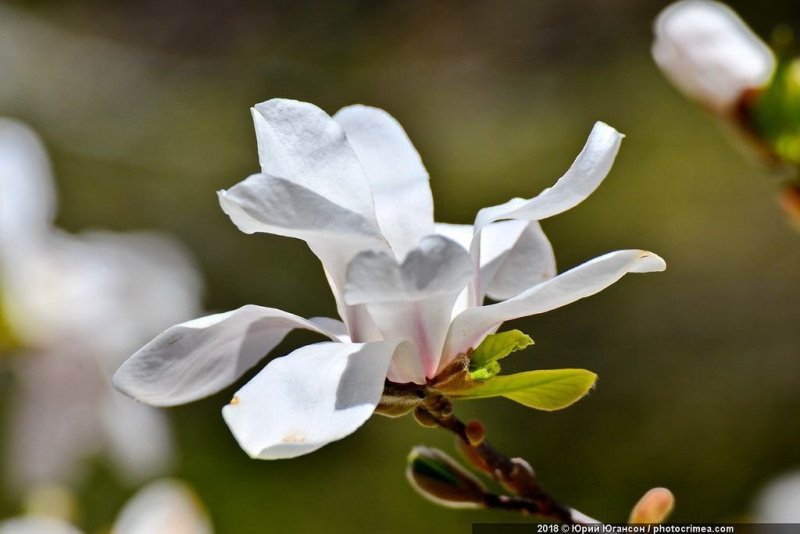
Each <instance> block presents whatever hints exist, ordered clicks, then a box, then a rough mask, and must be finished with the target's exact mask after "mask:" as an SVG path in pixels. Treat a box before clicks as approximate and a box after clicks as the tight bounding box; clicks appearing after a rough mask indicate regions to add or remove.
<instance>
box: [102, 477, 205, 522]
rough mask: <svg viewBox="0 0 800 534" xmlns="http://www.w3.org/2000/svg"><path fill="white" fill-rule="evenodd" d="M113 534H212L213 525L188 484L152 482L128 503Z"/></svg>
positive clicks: (118, 518) (118, 519) (162, 481)
mask: <svg viewBox="0 0 800 534" xmlns="http://www.w3.org/2000/svg"><path fill="white" fill-rule="evenodd" d="M113 532H114V534H158V533H170V534H211V532H213V530H212V528H211V522H210V521H209V519H208V515H207V514H206V512H205V510H203V509H202V508H201V507H200V506H199V503H198V500H197V497H195V495H194V493H192V491H191V490H189V488H188V487H186V485H184V484H181V483H180V482H176V481H173V480H159V481H157V482H152V483H150V484H148V485H147V486H145V487H144V488H143V489H142V490H140V491H139V492H138V493H137V494H136V495H134V496H133V498H132V499H131V500H130V501H128V502H127V503H126V504H125V507H124V508H123V509H122V511H121V512H120V513H119V516H118V517H117V520H116V522H115V523H114V528H113Z"/></svg>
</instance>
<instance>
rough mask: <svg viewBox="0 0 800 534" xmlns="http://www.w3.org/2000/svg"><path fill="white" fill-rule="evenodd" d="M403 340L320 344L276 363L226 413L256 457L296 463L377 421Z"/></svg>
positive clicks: (240, 439) (239, 438) (244, 446)
mask: <svg viewBox="0 0 800 534" xmlns="http://www.w3.org/2000/svg"><path fill="white" fill-rule="evenodd" d="M397 348H398V342H396V341H394V342H389V341H378V342H373V343H365V344H356V343H317V344H315V345H309V346H306V347H302V348H299V349H297V350H295V351H294V352H292V353H291V354H289V355H288V356H285V357H283V358H276V359H274V360H272V361H271V362H269V364H267V366H266V367H265V368H264V370H262V371H261V372H260V373H258V374H257V375H256V376H255V377H254V378H253V379H252V380H250V382H248V383H247V384H245V386H244V387H243V388H242V389H240V390H239V391H238V392H237V393H236V396H235V397H234V398H233V401H232V402H231V404H229V405H227V406H225V407H224V408H223V409H222V415H223V416H224V418H225V422H226V423H228V426H229V427H230V429H231V431H232V432H233V435H234V436H235V437H236V440H237V441H238V442H239V445H240V446H241V447H242V449H244V450H245V451H246V452H247V453H248V454H249V455H250V456H251V457H253V458H260V459H264V460H271V459H278V458H294V457H296V456H300V455H303V454H307V453H309V452H312V451H315V450H317V449H319V448H320V447H322V446H324V445H326V444H328V443H330V442H332V441H335V440H338V439H341V438H343V437H345V436H347V435H349V434H351V433H352V432H354V431H355V430H356V429H357V428H358V427H360V426H361V425H362V424H364V422H365V421H366V420H367V419H369V417H370V416H371V415H372V412H373V411H374V410H375V407H376V406H377V405H378V402H379V401H380V398H381V395H382V393H383V385H384V380H385V377H386V371H387V369H388V367H389V361H390V360H391V359H392V355H393V354H394V353H395V350H396V349H397Z"/></svg>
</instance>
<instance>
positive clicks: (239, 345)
mask: <svg viewBox="0 0 800 534" xmlns="http://www.w3.org/2000/svg"><path fill="white" fill-rule="evenodd" d="M295 328H305V329H307V330H311V331H313V332H317V333H320V334H322V335H326V336H328V337H330V338H331V339H336V336H335V335H334V334H332V333H329V332H326V331H325V330H323V329H322V328H320V327H319V326H317V325H315V324H313V323H311V322H310V321H307V320H305V319H303V318H302V317H298V316H297V315H293V314H291V313H287V312H284V311H281V310H276V309H274V308H264V307H262V306H254V305H247V306H243V307H241V308H239V309H237V310H234V311H229V312H226V313H219V314H216V315H209V316H207V317H201V318H199V319H195V320H193V321H188V322H186V323H182V324H179V325H176V326H173V327H171V328H169V329H168V330H166V331H165V332H164V333H162V334H161V335H160V336H158V337H157V338H156V339H154V340H153V341H151V342H150V343H148V344H147V345H145V346H144V347H143V348H142V349H140V350H139V351H138V352H137V353H136V354H134V355H133V356H131V358H130V359H129V360H128V361H127V362H125V363H124V364H123V365H122V367H120V368H119V370H118V371H117V373H116V374H115V375H114V386H115V387H116V388H117V389H119V390H120V391H122V392H123V393H125V394H126V395H129V396H131V397H133V398H135V399H137V400H140V401H142V402H146V403H147V404H152V405H155V406H174V405H177V404H184V403H187V402H191V401H194V400H197V399H200V398H203V397H206V396H208V395H211V394H213V393H216V392H218V391H220V390H221V389H223V388H225V387H227V386H229V385H230V384H232V383H233V382H234V381H235V380H236V379H238V378H239V377H240V376H242V374H243V373H244V372H245V371H247V370H248V369H250V368H251V367H252V366H254V365H255V364H256V363H258V361H259V360H261V359H262V358H263V357H264V356H265V355H266V354H267V353H268V352H269V351H271V350H272V349H273V348H275V346H276V345H277V344H278V343H280V342H281V340H282V339H283V338H284V336H286V334H288V333H289V332H290V331H291V330H293V329H295Z"/></svg>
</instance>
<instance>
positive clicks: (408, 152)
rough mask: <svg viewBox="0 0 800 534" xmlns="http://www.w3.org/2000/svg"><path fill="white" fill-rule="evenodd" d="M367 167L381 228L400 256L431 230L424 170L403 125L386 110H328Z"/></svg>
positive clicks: (430, 214) (348, 108)
mask: <svg viewBox="0 0 800 534" xmlns="http://www.w3.org/2000/svg"><path fill="white" fill-rule="evenodd" d="M333 118H334V120H335V121H336V122H338V123H339V124H341V125H342V127H343V128H344V130H345V133H346V134H347V139H348V141H349V142H350V146H351V147H352V148H353V150H354V151H355V153H356V156H358V159H359V160H360V161H361V165H362V166H363V167H364V170H365V171H366V173H367V178H368V179H369V182H370V186H371V188H372V195H373V197H374V199H375V212H376V215H377V218H378V223H379V224H380V227H381V232H382V233H383V235H384V236H385V237H386V239H387V241H389V244H390V245H391V247H392V250H393V251H394V253H395V256H396V257H397V258H398V259H403V258H404V257H405V256H406V254H407V253H408V252H409V251H410V250H411V249H413V248H415V247H416V246H417V243H419V240H420V239H422V238H423V237H425V236H427V235H431V234H432V233H433V197H432V195H431V189H430V185H429V183H428V180H429V178H428V171H426V170H425V167H424V165H423V164H422V159H420V157H419V154H418V153H417V151H416V149H415V148H414V146H413V145H412V144H411V141H410V140H409V139H408V136H407V135H406V132H405V131H404V130H403V127H402V126H400V124H399V123H398V122H397V121H396V120H395V119H394V118H393V117H392V116H391V115H389V114H388V113H386V112H385V111H383V110H381V109H377V108H372V107H367V106H361V105H356V106H348V107H346V108H343V109H341V110H339V112H338V113H336V115H334V116H333Z"/></svg>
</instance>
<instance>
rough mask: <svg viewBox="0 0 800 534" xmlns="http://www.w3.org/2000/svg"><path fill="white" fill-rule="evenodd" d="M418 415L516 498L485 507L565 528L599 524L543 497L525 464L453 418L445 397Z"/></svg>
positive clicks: (492, 499) (430, 401)
mask: <svg viewBox="0 0 800 534" xmlns="http://www.w3.org/2000/svg"><path fill="white" fill-rule="evenodd" d="M419 412H423V413H422V414H421V413H419ZM417 415H418V419H419V418H420V416H422V417H423V418H424V419H425V420H428V421H431V422H435V423H436V425H437V426H438V427H439V428H443V429H445V430H448V431H450V432H452V433H453V434H455V435H456V437H457V438H458V439H459V440H460V442H461V445H462V449H463V450H464V452H465V454H466V456H467V458H468V459H469V460H470V462H472V464H473V465H474V466H475V467H477V468H478V469H480V470H482V471H485V472H487V473H489V474H490V475H491V476H492V477H493V478H494V479H495V480H496V481H497V482H499V483H501V484H502V485H503V486H505V487H506V488H508V489H509V490H510V491H512V492H513V493H515V494H516V495H517V496H518V497H509V496H505V495H493V494H487V496H486V501H485V502H484V504H485V505H486V507H488V508H496V509H503V510H514V511H519V512H522V513H524V514H536V515H540V516H542V517H545V518H548V519H553V520H556V521H560V522H562V523H566V524H586V523H598V521H597V520H595V519H592V518H591V517H588V516H586V515H584V514H582V513H581V512H578V511H577V510H574V509H572V508H570V507H568V506H565V505H563V504H561V503H559V502H558V501H556V500H555V499H554V498H553V497H551V496H550V495H549V494H548V493H546V492H545V491H544V489H542V486H541V485H540V484H539V481H538V480H537V479H536V475H535V474H534V472H533V469H531V467H530V465H528V463H527V462H526V461H525V460H523V459H522V458H508V457H507V456H505V455H504V454H503V453H501V452H500V451H498V450H497V449H496V448H494V447H493V446H492V445H491V444H490V443H489V442H488V441H487V440H486V439H485V436H484V434H483V428H482V425H480V423H477V422H470V423H468V424H465V423H464V422H463V421H461V420H460V419H459V418H458V417H456V415H455V414H454V412H453V404H452V402H451V401H450V400H449V399H448V398H447V397H445V396H443V395H430V396H427V397H426V398H425V399H424V400H423V401H422V402H421V403H420V405H419V406H418V407H417ZM476 427H477V428H476Z"/></svg>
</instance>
